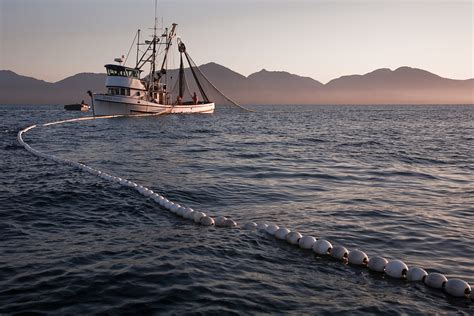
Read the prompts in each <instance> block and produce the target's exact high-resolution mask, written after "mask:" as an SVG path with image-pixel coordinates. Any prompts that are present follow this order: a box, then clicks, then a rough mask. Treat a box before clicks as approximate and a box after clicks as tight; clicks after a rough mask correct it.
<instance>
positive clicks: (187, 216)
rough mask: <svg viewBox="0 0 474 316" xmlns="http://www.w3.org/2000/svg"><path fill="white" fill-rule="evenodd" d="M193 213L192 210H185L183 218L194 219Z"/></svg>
mask: <svg viewBox="0 0 474 316" xmlns="http://www.w3.org/2000/svg"><path fill="white" fill-rule="evenodd" d="M194 213H195V211H194V210H193V209H192V208H187V209H186V212H185V213H184V214H183V217H184V218H186V219H194Z"/></svg>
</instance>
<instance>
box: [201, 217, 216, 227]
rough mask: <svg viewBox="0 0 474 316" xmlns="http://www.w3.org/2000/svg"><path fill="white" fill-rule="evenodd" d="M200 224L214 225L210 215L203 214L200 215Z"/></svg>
mask: <svg viewBox="0 0 474 316" xmlns="http://www.w3.org/2000/svg"><path fill="white" fill-rule="evenodd" d="M200 222H201V225H203V226H212V225H214V219H212V217H209V216H204V217H201V221H200Z"/></svg>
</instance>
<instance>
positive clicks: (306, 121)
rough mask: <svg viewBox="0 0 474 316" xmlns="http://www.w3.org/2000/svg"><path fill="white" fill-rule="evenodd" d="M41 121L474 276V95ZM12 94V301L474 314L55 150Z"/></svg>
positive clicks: (93, 145)
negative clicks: (74, 164)
mask: <svg viewBox="0 0 474 316" xmlns="http://www.w3.org/2000/svg"><path fill="white" fill-rule="evenodd" d="M255 108H256V109H257V112H254V113H248V112H240V111H238V110H233V109H230V108H218V109H217V111H216V113H215V114H213V115H192V116H191V115H189V116H185V115H183V116H178V115H174V116H162V117H142V118H116V119H106V120H95V121H86V122H80V123H69V124H64V125H56V126H50V127H39V128H36V129H33V130H32V131H31V132H29V133H27V134H26V136H25V137H24V139H25V141H26V142H28V143H29V144H30V145H31V146H33V147H34V148H36V149H38V150H41V151H44V152H46V153H49V154H54V155H58V156H60V157H63V158H68V159H72V160H76V161H81V162H84V163H86V164H88V165H90V166H92V167H95V168H98V169H101V170H104V171H107V172H109V173H111V174H113V175H116V176H120V177H124V178H127V179H129V180H133V181H135V182H137V183H139V184H142V185H144V186H147V187H149V188H151V189H153V190H154V191H155V192H158V193H160V194H163V195H165V196H166V197H168V198H169V199H170V200H173V201H177V202H178V203H180V204H184V205H186V206H190V207H193V208H194V209H197V210H203V211H206V212H208V213H209V214H211V215H224V216H230V217H232V218H233V219H234V220H236V221H237V222H239V223H244V222H246V221H257V222H260V221H263V222H271V223H276V224H278V225H281V226H286V227H288V228H289V229H292V230H298V231H300V232H301V233H303V234H311V235H313V236H316V237H318V238H319V237H323V238H326V239H329V240H331V241H332V242H333V244H335V245H343V246H345V247H347V248H348V249H355V248H358V249H361V250H363V251H365V252H367V253H368V255H369V257H371V256H375V255H382V256H385V257H386V258H388V259H402V260H404V261H405V262H406V263H407V264H408V265H409V266H413V265H420V266H422V267H424V268H426V269H427V270H428V271H436V272H441V273H444V274H446V275H447V276H448V278H449V277H460V278H463V279H465V280H466V281H468V282H469V283H470V284H471V285H474V234H473V232H474V107H473V106H300V107H295V106H291V107H290V106H278V107H277V106H266V107H255ZM82 115H84V114H81V113H73V112H65V111H64V110H62V108H61V107H57V106H0V117H1V122H0V133H1V137H0V153H1V157H2V159H1V162H0V172H1V175H0V219H1V220H0V314H10V313H17V312H33V313H60V314H86V313H109V314H116V313H128V312H135V313H149V314H162V313H169V314H186V313H199V314H207V313H215V314H222V313H226V314H227V313H229V314H255V313H293V314H319V313H350V314H360V315H365V314H368V313H382V312H383V313H389V314H402V313H408V314H415V313H425V314H433V313H439V314H452V313H455V312H457V313H463V314H467V315H472V314H473V313H474V302H470V301H469V300H466V299H455V298H452V297H449V296H447V295H445V294H444V293H443V292H441V291H439V290H433V289H429V288H427V287H425V286H424V285H422V284H421V283H409V282H405V281H401V280H395V279H391V278H388V277H386V276H384V275H381V274H377V273H372V272H369V271H368V270H367V269H364V268H358V267H354V266H350V265H344V264H342V263H341V262H338V261H335V260H332V259H330V258H327V257H320V256H316V255H315V254H313V253H312V252H311V251H303V250H300V249H298V248H297V247H294V246H290V245H288V244H286V243H284V242H280V241H277V240H275V239H274V238H272V237H269V236H267V235H265V234H264V233H258V232H252V231H245V230H240V229H222V228H206V227H201V226H197V225H194V224H191V223H190V222H188V221H186V220H183V219H181V218H178V217H176V216H175V215H173V214H171V213H169V212H168V211H166V210H164V209H161V208H160V207H159V206H157V205H156V204H155V203H153V202H152V201H150V200H149V199H146V198H144V197H143V196H141V195H139V194H138V193H136V192H135V191H132V190H129V189H126V188H123V187H120V186H118V185H113V184H110V183H108V182H105V181H103V180H101V179H99V178H96V177H94V176H92V175H90V174H87V173H83V172H79V171H76V170H74V169H72V168H71V167H68V166H65V165H60V164H56V163H54V162H51V161H48V160H45V159H41V158H37V157H35V156H33V155H31V154H30V153H28V152H27V151H26V150H24V149H23V148H22V147H21V146H20V145H19V144H18V143H17V141H16V134H17V132H18V131H19V130H20V129H22V128H24V127H26V126H29V125H31V124H36V123H46V122H50V121H54V120H59V119H64V118H71V117H77V116H82Z"/></svg>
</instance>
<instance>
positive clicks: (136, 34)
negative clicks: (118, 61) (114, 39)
mask: <svg viewBox="0 0 474 316" xmlns="http://www.w3.org/2000/svg"><path fill="white" fill-rule="evenodd" d="M139 32H140V30H138V31H137V32H136V33H135V37H134V38H133V41H132V45H130V49H129V50H128V53H127V57H125V61H124V62H123V65H124V66H125V64H126V63H127V59H128V56H129V55H130V52H131V51H132V47H133V45H134V44H135V40H136V39H137V36H138V33H139Z"/></svg>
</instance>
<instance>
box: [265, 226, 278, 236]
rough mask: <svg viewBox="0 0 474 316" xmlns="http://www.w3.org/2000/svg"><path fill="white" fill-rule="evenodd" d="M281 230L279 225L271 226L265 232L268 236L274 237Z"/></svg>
mask: <svg viewBox="0 0 474 316" xmlns="http://www.w3.org/2000/svg"><path fill="white" fill-rule="evenodd" d="M279 228H280V227H278V225H275V224H269V225H268V226H267V228H265V231H266V232H267V234H269V235H272V236H274V235H275V232H276V231H277V230H278V229H279Z"/></svg>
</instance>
